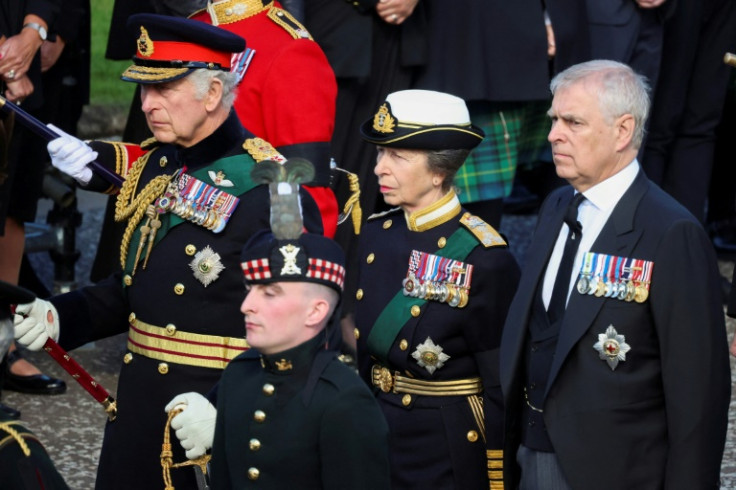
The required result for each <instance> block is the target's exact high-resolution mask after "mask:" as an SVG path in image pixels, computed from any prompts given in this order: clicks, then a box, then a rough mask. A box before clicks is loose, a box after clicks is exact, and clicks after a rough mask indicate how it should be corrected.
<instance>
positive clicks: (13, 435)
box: [0, 421, 38, 457]
mask: <svg viewBox="0 0 736 490" xmlns="http://www.w3.org/2000/svg"><path fill="white" fill-rule="evenodd" d="M17 424H20V422H19V421H9V422H3V423H2V424H0V430H2V431H4V432H7V433H8V434H9V435H8V436H7V437H6V438H4V439H3V440H2V441H0V446H4V445H5V443H6V442H7V441H8V440H14V441H15V442H17V443H18V445H19V446H20V450H21V451H23V454H24V455H25V456H26V457H28V456H30V455H31V450H30V449H29V448H28V444H26V441H24V440H23V437H29V438H31V439H36V437H35V436H33V435H32V434H21V433H20V432H18V431H17V430H15V429H13V428H12V427H10V426H11V425H17ZM36 440H38V439H36Z"/></svg>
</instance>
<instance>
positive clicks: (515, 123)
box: [455, 100, 550, 203]
mask: <svg viewBox="0 0 736 490" xmlns="http://www.w3.org/2000/svg"><path fill="white" fill-rule="evenodd" d="M549 107H550V101H549V100H540V101H529V102H510V103H508V102H507V103H492V102H472V101H471V102H469V103H468V108H469V110H470V120H471V121H473V124H475V125H476V126H480V128H482V129H483V131H485V133H486V137H485V138H483V141H482V142H481V144H480V145H478V147H476V148H475V149H474V150H473V151H472V153H471V154H470V155H469V156H468V158H467V160H465V163H464V164H463V166H462V167H460V169H459V170H458V171H457V174H456V175H455V187H456V188H457V189H458V197H459V198H460V202H462V203H469V202H476V201H486V200H490V199H500V198H504V197H508V195H509V194H511V188H512V185H513V182H514V177H515V175H516V168H517V167H518V166H520V165H525V164H530V163H533V162H535V161H536V160H538V159H539V156H540V154H541V153H542V152H543V151H544V150H546V149H547V146H548V144H549V143H548V142H547V134H548V133H549V128H550V122H549V118H548V117H547V110H548V109H549Z"/></svg>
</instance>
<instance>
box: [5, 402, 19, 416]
mask: <svg viewBox="0 0 736 490" xmlns="http://www.w3.org/2000/svg"><path fill="white" fill-rule="evenodd" d="M0 411H1V412H2V414H0V417H1V418H0V420H3V419H13V420H18V419H19V418H20V410H16V409H14V408H13V407H9V406H7V405H6V404H4V403H0Z"/></svg>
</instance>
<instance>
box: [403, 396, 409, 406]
mask: <svg viewBox="0 0 736 490" xmlns="http://www.w3.org/2000/svg"><path fill="white" fill-rule="evenodd" d="M401 404H402V405H404V406H405V407H408V406H409V404H411V395H404V396H403V397H401Z"/></svg>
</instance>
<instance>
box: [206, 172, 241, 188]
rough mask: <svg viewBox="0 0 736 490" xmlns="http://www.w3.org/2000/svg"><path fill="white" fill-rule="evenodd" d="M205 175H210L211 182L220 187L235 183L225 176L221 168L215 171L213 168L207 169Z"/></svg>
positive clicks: (231, 185) (230, 185)
mask: <svg viewBox="0 0 736 490" xmlns="http://www.w3.org/2000/svg"><path fill="white" fill-rule="evenodd" d="M207 175H209V176H210V179H212V182H214V183H215V185H218V186H220V187H233V186H234V185H235V184H233V181H232V180H229V179H226V178H225V172H223V171H222V170H218V171H217V172H215V171H214V170H208V171H207Z"/></svg>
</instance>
